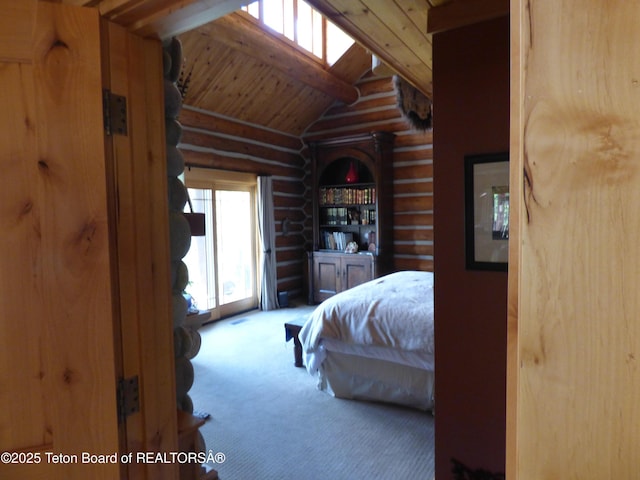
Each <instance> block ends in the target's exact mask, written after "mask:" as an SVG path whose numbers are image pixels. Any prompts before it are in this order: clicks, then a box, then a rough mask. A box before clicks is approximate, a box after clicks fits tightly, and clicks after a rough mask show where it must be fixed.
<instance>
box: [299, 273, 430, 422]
mask: <svg viewBox="0 0 640 480" xmlns="http://www.w3.org/2000/svg"><path fill="white" fill-rule="evenodd" d="M433 333H434V331H433V273H430V272H418V271H403V272H396V273H392V274H389V275H386V276H384V277H380V278H376V279H374V280H371V281H369V282H366V283H363V284H361V285H358V286H357V287H354V288H351V289H349V290H345V291H344V292H341V293H338V294H337V295H334V296H333V297H331V298H329V299H327V300H325V301H324V302H322V303H321V304H320V305H318V307H316V309H315V310H314V311H313V312H312V314H311V315H310V316H309V318H308V319H307V321H306V322H305V323H304V325H303V327H302V329H301V330H300V333H299V335H298V337H299V339H300V343H301V344H302V349H303V356H304V360H305V366H306V368H307V370H308V371H309V373H310V374H311V375H314V376H316V377H317V379H318V388H319V389H320V390H323V391H325V392H327V393H329V394H331V395H334V396H336V397H340V398H350V399H357V400H370V401H380V402H388V403H394V404H399V405H405V406H410V407H415V408H419V409H422V410H430V409H433V406H434V405H433V402H434V394H433V386H434V336H433Z"/></svg>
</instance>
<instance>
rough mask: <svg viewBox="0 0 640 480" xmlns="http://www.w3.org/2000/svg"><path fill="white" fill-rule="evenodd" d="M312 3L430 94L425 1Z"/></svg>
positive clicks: (317, 0)
mask: <svg viewBox="0 0 640 480" xmlns="http://www.w3.org/2000/svg"><path fill="white" fill-rule="evenodd" d="M309 3H311V4H312V5H313V6H314V7H315V8H316V9H318V10H319V11H320V12H321V13H323V14H324V15H325V16H326V17H327V18H329V19H331V21H333V22H334V23H335V24H336V25H338V26H340V27H341V28H342V29H343V30H344V31H346V32H347V33H349V35H351V36H352V37H353V38H354V39H355V40H356V41H358V42H359V43H360V44H362V45H363V46H365V48H367V49H369V50H370V51H371V52H372V53H374V54H375V55H376V56H378V57H379V58H380V59H381V60H382V61H383V62H384V63H386V64H387V65H388V66H389V67H391V68H392V69H393V70H395V71H396V72H397V73H398V74H400V75H401V76H402V77H404V78H405V79H406V80H407V81H409V82H410V83H412V84H413V85H414V86H415V87H416V88H418V89H419V90H421V91H422V92H423V93H425V94H427V95H430V94H431V80H432V72H431V40H430V37H429V35H428V34H427V33H426V31H427V30H426V22H424V19H425V18H426V16H427V14H428V10H429V4H428V3H427V2H426V1H418V0H388V1H385V2H380V1H376V0H310V1H309ZM423 22H424V25H421V24H422V23H423Z"/></svg>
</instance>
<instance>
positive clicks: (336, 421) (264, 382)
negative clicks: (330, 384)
mask: <svg viewBox="0 0 640 480" xmlns="http://www.w3.org/2000/svg"><path fill="white" fill-rule="evenodd" d="M310 311H311V307H308V306H306V305H305V306H302V307H296V308H285V309H280V310H276V311H271V312H252V313H249V314H245V315H240V316H238V317H234V318H231V319H227V320H222V321H219V322H216V323H213V324H210V325H207V326H205V327H204V328H203V329H202V330H201V334H202V347H201V350H200V353H199V354H198V355H197V356H196V357H195V358H194V359H193V364H194V368H195V383H194V386H193V387H192V389H191V391H190V392H189V394H190V395H191V397H192V399H193V403H194V408H195V410H196V411H199V412H206V413H209V414H210V415H211V417H210V418H209V419H208V420H207V422H206V423H205V425H204V426H203V427H202V428H201V431H202V433H203V436H204V438H205V441H206V448H207V449H208V450H211V451H212V453H217V452H221V453H223V454H224V458H225V460H224V462H223V463H219V464H216V465H214V468H215V469H216V470H217V471H218V473H219V475H220V478H221V479H222V480H254V479H256V480H257V479H259V480H272V479H273V480H276V479H277V480H289V479H291V480H306V479H332V480H358V479H374V478H375V479H390V480H395V479H402V480H432V479H433V476H434V474H433V471H434V465H433V461H434V460H433V459H434V452H433V442H434V430H433V424H434V420H433V417H432V416H431V414H429V413H425V412H421V411H417V410H412V409H407V408H403V407H396V406H392V405H384V404H378V403H370V402H359V401H352V400H341V399H337V398H333V397H331V396H329V395H327V394H326V393H324V392H321V391H319V390H317V389H316V386H315V380H314V378H313V377H311V376H310V375H309V374H308V373H307V371H306V370H305V369H304V368H296V367H294V365H293V343H292V342H291V341H290V342H288V343H286V342H285V331H284V326H283V325H284V323H285V322H286V321H288V320H291V319H294V318H299V317H303V316H305V315H307V314H308V313H309V312H310Z"/></svg>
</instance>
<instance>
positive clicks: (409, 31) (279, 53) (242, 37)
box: [64, 0, 509, 135]
mask: <svg viewBox="0 0 640 480" xmlns="http://www.w3.org/2000/svg"><path fill="white" fill-rule="evenodd" d="M64 1H65V2H66V3H71V4H75V5H84V6H90V7H95V8H98V9H99V10H100V12H101V14H102V15H103V16H105V17H106V18H108V19H110V20H112V21H114V22H116V23H118V24H120V25H123V26H125V27H126V28H127V29H129V30H131V31H133V32H135V33H138V34H140V35H144V36H155V37H159V38H161V39H167V38H169V37H172V36H178V37H179V38H180V40H181V41H182V44H183V51H184V56H185V65H184V74H185V75H188V74H189V73H191V76H190V81H189V85H188V89H187V93H186V97H185V104H187V105H190V106H193V107H196V108H200V109H203V110H209V111H215V112H216V113H218V114H222V115H225V116H229V117H232V118H235V119H239V120H242V121H246V122H250V123H254V124H258V125H262V126H265V127H268V128H271V129H274V130H277V131H281V132H286V133H290V134H293V135H300V134H302V132H304V130H305V128H306V127H308V126H309V125H310V124H311V123H313V122H314V121H315V120H316V119H317V118H319V117H320V116H321V114H322V113H323V112H324V111H325V110H326V109H327V108H328V107H329V106H330V105H332V104H333V103H334V102H335V101H340V102H343V103H346V104H349V103H353V102H354V101H356V100H357V98H358V91H357V90H356V89H355V88H354V87H353V85H354V83H355V82H356V81H357V80H358V79H359V78H360V77H361V76H362V75H363V74H364V73H366V72H367V71H368V70H369V69H370V68H371V54H375V55H376V56H377V57H378V58H380V59H381V60H382V62H383V63H385V64H386V65H387V66H388V67H389V68H390V69H391V70H392V71H393V72H395V73H397V74H399V75H401V76H402V77H403V78H405V79H406V80H407V81H408V82H410V83H412V84H413V85H414V86H415V87H416V88H418V89H419V90H421V91H422V92H423V93H425V94H427V95H431V92H432V84H431V80H432V62H431V33H433V32H438V31H443V30H447V29H449V28H454V27H459V26H463V25H466V24H470V23H474V22H477V21H482V20H486V19H490V18H493V17H496V16H499V15H504V14H505V13H507V12H508V10H509V0H383V1H382V0H307V1H308V3H310V4H312V5H313V6H314V7H315V8H316V9H317V10H318V11H320V12H321V13H322V14H323V15H325V16H326V17H327V18H329V19H330V20H331V21H333V22H334V23H335V24H336V25H338V26H340V27H341V28H342V29H343V30H344V31H345V32H347V33H348V34H349V35H351V36H352V37H353V38H354V39H355V40H356V42H357V45H356V46H355V47H353V48H352V49H351V50H350V51H349V52H348V53H347V54H346V55H345V57H344V58H343V60H341V61H340V62H338V63H336V64H335V65H334V66H333V67H332V68H330V69H327V68H325V67H323V66H322V65H320V64H319V63H318V62H317V61H315V60H314V59H312V58H311V57H310V56H308V55H305V54H304V53H301V51H300V50H299V49H297V48H296V47H294V46H292V45H291V44H290V43H288V42H286V41H283V40H278V39H276V38H274V37H273V36H271V35H269V34H268V33H267V32H266V31H265V30H264V29H263V28H262V27H261V26H260V25H258V24H257V22H255V21H254V19H253V18H252V17H250V16H249V15H245V14H243V12H237V13H233V14H231V15H229V14H230V13H231V12H234V11H235V10H237V9H238V8H239V7H240V6H242V5H245V4H247V3H250V2H249V1H248V0H64Z"/></svg>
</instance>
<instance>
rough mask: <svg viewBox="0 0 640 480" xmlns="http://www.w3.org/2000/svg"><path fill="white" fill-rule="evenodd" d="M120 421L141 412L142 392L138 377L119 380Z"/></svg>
mask: <svg viewBox="0 0 640 480" xmlns="http://www.w3.org/2000/svg"><path fill="white" fill-rule="evenodd" d="M117 395H118V421H119V422H120V423H122V422H124V420H125V419H126V418H127V417H128V416H129V415H131V414H133V413H136V412H139V411H140V390H139V387H138V376H137V375H136V376H133V377H129V378H121V379H119V380H118V387H117Z"/></svg>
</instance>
